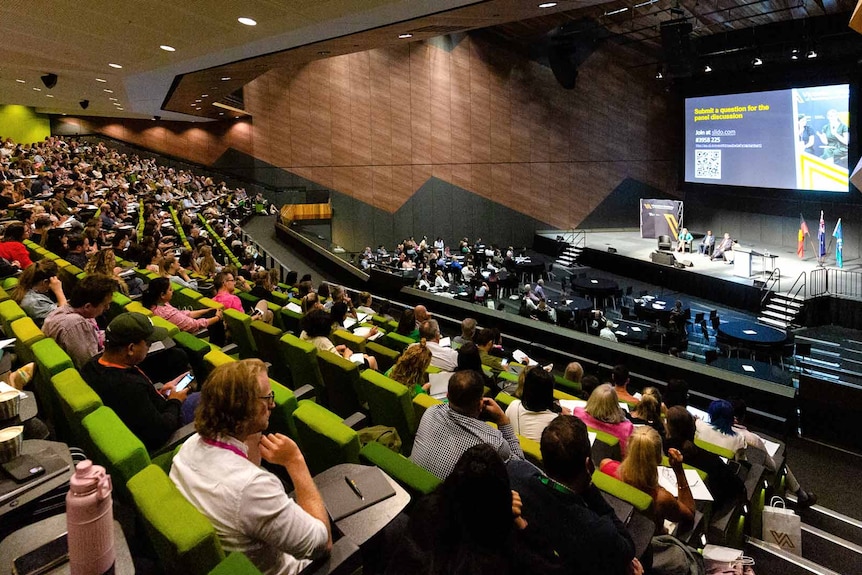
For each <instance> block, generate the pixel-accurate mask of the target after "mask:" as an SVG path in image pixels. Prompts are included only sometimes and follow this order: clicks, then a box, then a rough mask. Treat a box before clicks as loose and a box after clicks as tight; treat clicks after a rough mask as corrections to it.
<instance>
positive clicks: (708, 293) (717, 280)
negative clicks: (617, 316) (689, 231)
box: [579, 231, 860, 312]
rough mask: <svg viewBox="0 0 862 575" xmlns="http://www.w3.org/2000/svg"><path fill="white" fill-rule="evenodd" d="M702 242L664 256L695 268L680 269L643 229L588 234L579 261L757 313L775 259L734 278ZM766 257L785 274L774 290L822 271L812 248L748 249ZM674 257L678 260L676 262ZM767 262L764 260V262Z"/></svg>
mask: <svg viewBox="0 0 862 575" xmlns="http://www.w3.org/2000/svg"><path fill="white" fill-rule="evenodd" d="M698 241H699V240H697V239H696V240H695V241H694V242H693V248H694V250H695V251H694V253H681V252H676V251H674V252H664V253H665V254H668V256H667V261H668V262H679V263H680V264H682V263H683V262H685V263H689V262H690V263H691V266H690V267H689V266H686V267H684V268H678V267H675V266H674V265H672V263H670V264H668V263H656V262H653V261H652V259H651V257H650V256H651V255H652V254H653V253H654V252H655V251H656V250H657V247H658V242H657V240H655V239H652V238H641V237H640V232H639V231H614V232H587V233H586V247H585V248H584V250H583V252H582V254H581V257H580V259H579V261H580V263H581V264H582V265H586V266H590V267H593V268H596V269H601V270H605V271H608V272H612V273H614V274H618V275H621V276H625V277H630V278H635V279H638V280H640V281H643V282H647V283H651V284H655V285H658V286H663V287H667V288H670V289H673V290H675V291H680V292H684V293H687V294H690V295H693V296H696V297H702V298H705V299H709V300H713V301H716V302H718V303H721V304H724V305H727V306H731V307H736V308H739V309H744V310H748V311H752V312H757V311H759V309H760V300H761V298H762V297H763V293H762V291H761V287H760V285H761V282H762V281H764V279H765V278H766V273H764V269H763V268H764V267H765V268H766V270H765V272H767V273H768V271H770V269H771V268H770V258H761V257H758V256H754V257H752V265H751V268H752V269H751V271H752V275H751V276H749V277H740V276H737V275H735V274H734V266H733V265H731V264H726V263H725V262H724V261H723V260H715V261H710V259H709V258H707V257H705V256H702V255H700V254H699V253H698V252H697V245H698ZM743 247H746V248H749V249H751V250H754V251H756V252H760V253H767V252H768V253H769V254H771V255H773V256H778V257H776V258H775V259H774V262H775V264H774V265H775V269H777V270H779V281H778V283H776V284H775V285H773V286H771V287H772V289H773V290H774V291H777V292H781V293H785V292H787V291H788V290H790V289H791V288H792V287H793V284H794V282H796V280H797V278H798V277H799V276H800V275H801V274H802V273H803V272H806V273H810V272H812V271H814V270H815V269H817V267H818V265H817V258H816V257H814V256H813V255H812V254H811V250H810V247H809V249H808V250H807V253H806V257H805V258H804V259H799V258H798V257H797V255H796V252H795V251H794V252H789V251H788V250H787V249H786V248H783V247H781V246H766V245H757V246H746V245H745V244H743ZM670 258H673V260H670ZM761 260H763V261H761ZM830 263H832V264H834V253H833V254H831V256H830V255H827V257H826V264H827V265H829V264H830ZM859 267H860V266H859V264H858V262H856V261H852V262H849V265H848V262H846V261H845V267H844V269H854V268H856V269H858V268H859Z"/></svg>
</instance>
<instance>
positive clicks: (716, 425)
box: [697, 399, 745, 459]
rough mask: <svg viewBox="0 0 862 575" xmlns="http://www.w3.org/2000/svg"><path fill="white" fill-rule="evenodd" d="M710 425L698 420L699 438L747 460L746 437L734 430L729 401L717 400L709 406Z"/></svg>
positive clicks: (731, 408)
mask: <svg viewBox="0 0 862 575" xmlns="http://www.w3.org/2000/svg"><path fill="white" fill-rule="evenodd" d="M708 413H709V423H707V422H705V421H703V420H701V419H698V420H697V438H698V439H700V440H702V441H705V442H707V443H711V444H713V445H717V446H719V447H722V448H724V449H727V450H728V451H732V452H733V453H735V454H736V459H745V436H744V435H742V434H741V433H737V432H736V430H735V429H733V406H732V405H731V404H730V402H729V401H726V400H724V399H716V400H715V401H713V402H712V403H710V404H709V410H708Z"/></svg>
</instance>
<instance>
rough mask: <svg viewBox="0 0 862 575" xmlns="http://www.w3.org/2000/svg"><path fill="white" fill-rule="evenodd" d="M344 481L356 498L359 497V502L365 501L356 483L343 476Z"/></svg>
mask: <svg viewBox="0 0 862 575" xmlns="http://www.w3.org/2000/svg"><path fill="white" fill-rule="evenodd" d="M344 481H346V482H347V485H349V486H350V488H351V489H352V490H353V492H354V493H355V494H356V495H357V497H359V498H360V499H361V500H363V501H365V496H364V495H362V492H361V491H359V487H357V485H356V482H355V481H353V480H352V479H350V478H349V477H347V476H346V475H345V476H344Z"/></svg>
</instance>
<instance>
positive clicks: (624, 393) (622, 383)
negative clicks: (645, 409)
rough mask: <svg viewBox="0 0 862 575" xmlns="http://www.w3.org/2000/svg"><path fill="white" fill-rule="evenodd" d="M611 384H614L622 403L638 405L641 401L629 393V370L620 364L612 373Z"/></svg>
mask: <svg viewBox="0 0 862 575" xmlns="http://www.w3.org/2000/svg"><path fill="white" fill-rule="evenodd" d="M611 382H613V384H614V391H615V392H616V394H617V397H618V398H619V400H620V401H623V402H625V403H628V404H637V403H638V402H639V401H640V400H639V399H638V398H637V397H635V396H634V395H632V394H630V393H629V390H628V385H629V369H628V368H627V367H626V366H624V365H622V364H620V365H615V366H614V370H613V371H612V372H611Z"/></svg>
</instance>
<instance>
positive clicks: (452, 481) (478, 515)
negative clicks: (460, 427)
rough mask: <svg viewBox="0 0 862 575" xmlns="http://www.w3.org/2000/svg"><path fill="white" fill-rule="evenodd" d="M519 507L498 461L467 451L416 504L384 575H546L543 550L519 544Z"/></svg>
mask: <svg viewBox="0 0 862 575" xmlns="http://www.w3.org/2000/svg"><path fill="white" fill-rule="evenodd" d="M521 507H522V506H521V499H520V496H519V495H518V494H517V492H515V491H512V488H511V485H510V484H509V475H508V473H507V472H506V467H505V465H504V464H503V461H502V460H501V458H500V455H499V454H498V453H497V452H496V451H495V450H494V449H493V448H492V447H491V446H489V445H486V444H484V443H479V444H477V445H474V446H471V447H470V448H469V449H465V450H464V452H463V454H461V455H460V456H459V457H458V459H457V462H456V463H453V469H452V472H451V474H448V477H446V479H445V481H444V482H443V484H442V485H441V486H440V487H439V488H437V490H436V491H435V492H434V493H432V494H431V495H428V496H426V497H424V498H423V499H421V500H419V501H418V502H417V504H416V508H415V510H414V512H413V513H411V514H410V522H409V523H408V525H407V527H406V530H405V533H404V536H403V538H402V539H401V541H400V544H399V545H398V546H397V547H396V548H395V550H394V551H393V553H392V558H391V559H390V561H389V565H388V567H387V569H386V573H387V574H390V575H401V574H403V573H415V574H420V575H437V574H440V573H452V574H455V573H463V574H467V573H469V574H471V575H507V574H512V575H514V574H530V573H547V572H548V571H547V565H546V564H545V558H544V557H543V555H550V552H547V553H545V554H542V553H541V551H542V550H544V549H545V548H546V546H544V545H542V544H541V543H540V542H531V543H530V544H527V542H525V541H523V540H522V539H521V535H522V534H523V529H524V527H525V526H526V524H525V523H524V521H523V519H522V518H521V517H520V514H521Z"/></svg>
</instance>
